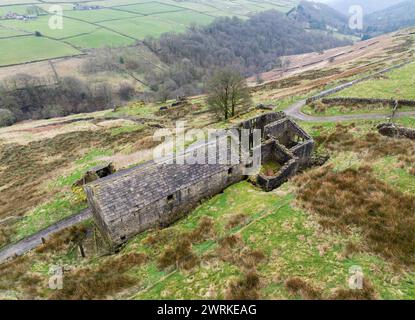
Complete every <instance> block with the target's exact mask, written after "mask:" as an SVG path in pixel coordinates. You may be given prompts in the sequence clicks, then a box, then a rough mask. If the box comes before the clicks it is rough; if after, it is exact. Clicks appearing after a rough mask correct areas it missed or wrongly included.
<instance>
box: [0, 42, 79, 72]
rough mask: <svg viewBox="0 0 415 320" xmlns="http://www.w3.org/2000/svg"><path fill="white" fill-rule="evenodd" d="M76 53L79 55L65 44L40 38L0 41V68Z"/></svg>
mask: <svg viewBox="0 0 415 320" xmlns="http://www.w3.org/2000/svg"><path fill="white" fill-rule="evenodd" d="M29 48H30V50H29ZM78 53H80V52H79V51H78V50H76V49H74V48H72V47H71V46H69V45H67V44H64V43H62V42H59V41H54V40H51V39H47V38H42V37H35V36H27V37H17V38H10V39H0V66H3V65H8V64H16V63H23V62H26V61H31V60H42V59H50V58H58V57H65V56H70V55H74V54H78Z"/></svg>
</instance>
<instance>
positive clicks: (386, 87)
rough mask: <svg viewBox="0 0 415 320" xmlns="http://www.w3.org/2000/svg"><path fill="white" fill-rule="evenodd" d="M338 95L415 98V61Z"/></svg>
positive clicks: (337, 95)
mask: <svg viewBox="0 0 415 320" xmlns="http://www.w3.org/2000/svg"><path fill="white" fill-rule="evenodd" d="M333 96H336V97H357V98H373V97H376V98H384V99H415V63H411V64H409V65H407V66H405V67H403V68H399V69H396V70H394V71H392V72H389V73H386V74H384V75H382V76H379V77H378V78H376V79H371V80H368V81H365V82H362V83H360V84H357V85H355V86H353V87H351V88H348V89H346V90H343V91H340V92H338V93H336V94H335V95H333Z"/></svg>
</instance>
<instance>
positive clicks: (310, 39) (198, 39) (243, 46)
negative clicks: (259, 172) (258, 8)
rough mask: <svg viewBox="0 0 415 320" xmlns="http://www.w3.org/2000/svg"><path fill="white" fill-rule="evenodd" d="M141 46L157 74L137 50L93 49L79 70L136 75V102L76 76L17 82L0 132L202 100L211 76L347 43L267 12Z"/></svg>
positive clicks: (254, 71) (248, 71) (248, 72)
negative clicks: (142, 105)
mask: <svg viewBox="0 0 415 320" xmlns="http://www.w3.org/2000/svg"><path fill="white" fill-rule="evenodd" d="M144 44H145V45H146V46H147V47H148V48H149V50H150V51H152V53H153V56H154V59H155V60H157V63H161V64H163V66H164V67H163V68H157V67H155V66H154V65H153V64H151V63H149V62H148V61H147V60H145V59H143V58H142V56H141V54H140V51H139V50H140V48H139V47H136V48H134V47H132V48H118V49H114V48H113V49H110V48H105V49H102V50H97V51H96V52H95V53H94V55H93V56H91V57H90V58H88V59H87V60H86V62H85V63H84V64H83V65H82V66H81V68H80V70H79V71H81V72H82V73H83V74H84V75H85V76H86V78H87V79H88V77H89V76H93V75H94V74H98V73H102V72H104V73H107V74H109V75H110V76H111V74H116V73H127V74H129V75H137V74H140V75H142V77H141V78H142V82H143V83H144V84H145V85H146V86H147V88H148V89H147V90H145V92H143V93H142V94H141V95H137V94H136V90H135V88H134V87H133V86H131V84H128V83H121V84H118V85H117V86H118V87H114V85H113V84H112V85H111V84H110V82H109V81H108V82H105V81H104V82H102V81H100V82H94V81H89V80H83V79H80V78H77V77H75V76H71V77H63V78H61V79H59V82H57V83H55V82H54V81H50V80H49V79H43V78H40V77H36V76H31V75H27V74H23V75H17V76H15V77H12V78H10V79H8V81H4V82H3V83H1V84H0V126H2V125H9V124H11V123H14V122H15V121H20V120H26V119H40V118H51V117H58V116H66V115H68V114H72V113H81V112H91V111H96V110H102V109H105V108H109V107H113V106H114V105H115V104H117V103H119V102H120V101H121V102H122V101H128V100H130V99H132V98H134V97H137V98H140V99H144V100H157V101H165V100H167V99H170V98H176V97H177V96H189V95H196V94H201V93H204V92H206V91H207V89H208V88H209V87H210V88H212V86H211V85H212V82H211V81H210V79H211V78H212V77H213V76H214V75H215V73H216V72H217V71H218V70H225V69H232V70H233V71H235V72H236V73H238V74H239V75H240V76H241V77H248V76H252V75H258V74H260V73H262V72H265V71H269V70H271V69H273V68H275V67H283V64H284V63H283V60H282V59H279V57H281V56H285V55H292V54H300V53H304V52H313V51H321V50H324V49H327V48H331V47H336V46H341V45H345V44H346V42H345V41H344V40H339V39H336V38H334V37H331V36H327V35H323V34H321V33H316V32H313V31H306V30H304V28H302V27H301V26H300V25H299V24H298V23H297V22H295V21H294V20H292V19H290V18H289V17H287V16H286V15H284V14H282V13H280V12H278V11H267V12H262V13H259V14H255V15H252V16H251V18H250V19H248V20H242V19H239V18H236V17H234V18H219V19H217V20H215V21H214V22H213V23H212V24H210V25H208V26H195V25H193V26H191V27H189V29H188V30H187V31H186V32H185V33H182V34H174V33H168V34H164V35H162V36H161V37H160V38H158V39H155V38H147V39H146V40H145V41H144ZM141 49H142V46H141ZM259 78H260V77H258V79H259ZM224 110H227V108H225V109H224ZM230 112H231V114H232V108H231V109H230ZM228 116H229V115H228Z"/></svg>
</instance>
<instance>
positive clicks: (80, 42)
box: [66, 29, 135, 49]
mask: <svg viewBox="0 0 415 320" xmlns="http://www.w3.org/2000/svg"><path fill="white" fill-rule="evenodd" d="M66 42H68V43H70V44H72V45H74V46H75V47H79V48H82V49H87V48H102V47H106V46H107V47H121V46H128V45H132V44H134V43H135V40H133V39H131V38H127V37H125V36H122V35H119V34H118V33H115V32H112V31H109V30H105V29H97V30H96V31H94V32H92V33H90V34H85V35H81V36H76V37H73V38H69V39H66Z"/></svg>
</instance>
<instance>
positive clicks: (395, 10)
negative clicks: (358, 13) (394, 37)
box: [365, 0, 415, 36]
mask: <svg viewBox="0 0 415 320" xmlns="http://www.w3.org/2000/svg"><path fill="white" fill-rule="evenodd" d="M365 19H366V20H365V23H366V25H367V27H366V30H365V31H366V33H368V34H370V35H371V36H374V35H378V34H382V33H387V32H392V31H395V30H398V29H401V28H406V27H411V26H414V25H415V2H414V1H413V0H409V1H405V2H402V3H399V4H396V5H394V6H391V7H388V8H387V9H384V10H381V11H377V12H374V13H371V14H369V15H368V16H366V18H365Z"/></svg>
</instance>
